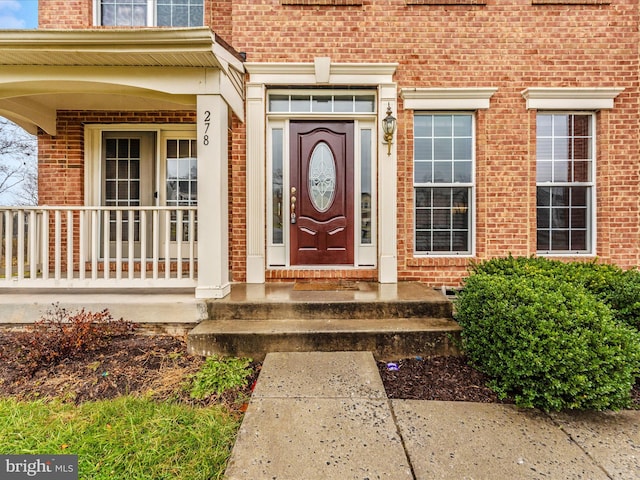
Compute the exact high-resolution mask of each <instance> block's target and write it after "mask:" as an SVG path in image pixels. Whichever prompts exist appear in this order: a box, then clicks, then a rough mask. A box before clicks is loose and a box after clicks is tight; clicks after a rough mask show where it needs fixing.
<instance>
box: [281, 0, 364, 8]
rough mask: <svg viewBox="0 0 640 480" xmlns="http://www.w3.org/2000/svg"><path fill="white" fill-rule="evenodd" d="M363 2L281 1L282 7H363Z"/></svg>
mask: <svg viewBox="0 0 640 480" xmlns="http://www.w3.org/2000/svg"><path fill="white" fill-rule="evenodd" d="M362 4H363V0H280V5H294V6H295V5H298V6H319V7H323V6H326V7H351V6H361V5H362Z"/></svg>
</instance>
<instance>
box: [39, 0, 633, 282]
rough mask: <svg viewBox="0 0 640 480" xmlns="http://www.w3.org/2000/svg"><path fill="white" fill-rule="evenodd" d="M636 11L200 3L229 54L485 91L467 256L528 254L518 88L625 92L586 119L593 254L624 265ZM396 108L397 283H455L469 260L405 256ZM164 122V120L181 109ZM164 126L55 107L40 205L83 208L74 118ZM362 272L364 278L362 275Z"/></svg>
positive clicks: (527, 137) (622, 6)
mask: <svg viewBox="0 0 640 480" xmlns="http://www.w3.org/2000/svg"><path fill="white" fill-rule="evenodd" d="M452 3H455V5H451V4H452ZM447 4H449V5H447ZM92 8H93V2H92V0H84V1H81V0H76V1H70V0H65V1H59V0H40V10H39V11H40V28H86V27H88V26H90V25H91V23H92V15H93V13H92ZM639 10H640V7H639V5H638V2H637V0H616V1H615V2H611V3H608V2H605V1H601V0H598V1H592V0H585V1H580V2H576V1H572V0H567V1H557V0H554V1H549V0H545V1H542V0H533V1H532V0H487V1H486V2H477V1H468V2H466V1H455V2H451V1H448V2H447V1H444V2H443V1H439V2H435V1H431V0H430V1H417V0H414V1H408V0H385V1H378V0H362V1H357V2H352V1H347V2H336V1H326V2H325V1H322V2H318V1H307V0H304V1H302V0H299V1H284V0H244V1H242V0H241V1H231V0H227V1H212V0H205V22H206V23H207V24H208V25H210V26H212V28H213V30H214V31H216V33H218V34H219V35H220V36H221V38H223V39H224V40H225V41H226V42H228V43H229V44H230V45H231V46H232V47H233V48H234V49H235V50H237V51H239V52H246V53H247V60H248V61H250V62H313V60H314V58H315V57H330V58H331V60H332V61H333V62H349V63H354V62H357V63H366V62H373V63H380V62H384V63H389V62H397V63H398V64H399V66H398V69H397V72H396V76H395V81H396V82H397V85H398V91H400V89H402V88H413V87H439V88H447V87H451V88H464V87H494V88H497V89H498V90H497V92H496V93H495V94H494V95H493V97H492V98H491V105H490V108H489V109H487V110H479V111H477V113H476V132H475V135H476V137H475V139H476V143H475V148H476V166H475V195H476V201H475V210H476V217H475V235H474V236H475V253H476V255H475V257H474V258H475V259H478V260H480V259H486V258H490V257H494V256H503V255H506V254H508V253H511V254H513V255H532V254H535V252H536V133H535V128H536V112H535V111H534V110H527V108H526V104H525V100H524V98H523V96H522V93H521V92H522V91H523V90H525V89H526V88H531V87H622V88H624V89H625V90H624V92H622V93H621V94H620V95H619V96H618V97H617V98H616V99H615V104H614V108H613V109H611V110H602V111H600V112H598V113H597V115H596V135H597V143H596V145H597V147H596V148H597V157H596V180H595V185H596V195H597V212H596V217H597V218H596V228H597V245H596V248H595V253H596V255H597V257H598V258H599V259H600V260H601V261H603V262H613V263H616V264H618V265H620V266H622V267H625V268H628V267H634V266H637V265H638V262H639V260H640V242H639V240H640V238H639V236H640V208H639V203H638V198H640V181H639V180H640V178H639V177H640V169H639V165H640V162H639V158H638V152H639V144H638V129H639V127H640V125H639V122H640V120H639V119H640V115H639V112H640V92H639V60H640V57H639V54H638V46H639V40H640V37H639V34H638V26H639V24H640V23H639V22H640V17H639ZM402 107H403V104H402V100H401V99H399V102H398V111H397V112H394V114H395V116H396V117H397V118H398V131H397V137H396V145H397V161H398V199H399V200H398V211H397V218H398V232H397V242H398V252H397V256H398V269H399V270H398V275H399V279H400V280H419V281H424V282H427V283H429V284H433V285H455V284H457V283H459V281H460V279H461V278H462V277H463V276H464V275H465V272H466V269H467V266H468V264H469V259H468V258H455V257H429V258H425V257H419V256H416V255H414V253H413V251H414V239H413V221H414V218H413V216H414V213H413V183H412V178H413V160H412V159H413V111H410V110H404V109H403V108H402ZM170 115H171V119H170V121H174V119H175V118H177V117H180V116H181V115H182V114H175V113H172V114H170ZM176 116H177V117H176ZM165 119H166V116H165V114H163V113H151V112H145V113H138V112H136V113H130V114H121V115H120V114H118V115H115V114H113V113H108V112H102V113H96V112H90V113H82V112H60V113H59V115H58V131H59V132H60V134H59V135H58V136H57V137H55V138H52V137H50V136H47V135H41V136H40V141H39V146H40V168H41V170H40V172H41V176H40V178H41V182H40V187H41V191H40V198H41V201H42V203H47V204H74V203H76V204H77V203H81V202H82V200H83V198H82V187H83V181H84V180H83V168H82V167H83V145H82V144H83V139H82V133H83V132H82V123H83V122H99V123H109V122H110V121H113V122H124V121H133V122H145V123H147V122H149V123H152V122H156V121H157V122H163V121H168V120H165ZM185 121H193V119H192V118H190V117H188V116H187V118H186V119H185ZM231 131H232V133H231V134H230V172H229V186H230V190H229V191H230V232H229V233H230V264H231V270H232V280H233V281H243V280H245V279H246V203H245V190H246V175H247V172H246V154H245V151H246V150H245V144H246V127H245V124H243V123H241V122H239V121H238V120H237V119H233V122H232V125H231ZM581 258H585V257H581ZM590 258H592V257H590ZM361 273H362V276H365V277H367V278H370V277H375V272H373V273H371V272H370V271H363V272H361ZM334 274H335V275H339V274H344V275H346V274H347V272H344V271H343V272H341V273H340V272H339V273H334ZM296 275H298V276H299V275H300V273H299V272H298V273H296V272H294V271H288V273H287V271H274V272H267V279H271V280H277V279H282V277H285V278H291V277H292V276H296ZM317 275H319V273H318V272H309V273H304V274H302V276H307V277H315V276H317ZM325 275H326V274H325Z"/></svg>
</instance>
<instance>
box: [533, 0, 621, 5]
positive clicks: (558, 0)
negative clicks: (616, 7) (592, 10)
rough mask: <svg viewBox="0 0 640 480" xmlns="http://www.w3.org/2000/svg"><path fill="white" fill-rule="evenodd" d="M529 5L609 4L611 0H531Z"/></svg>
mask: <svg viewBox="0 0 640 480" xmlns="http://www.w3.org/2000/svg"><path fill="white" fill-rule="evenodd" d="M531 5H611V0H531Z"/></svg>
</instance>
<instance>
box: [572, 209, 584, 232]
mask: <svg viewBox="0 0 640 480" xmlns="http://www.w3.org/2000/svg"><path fill="white" fill-rule="evenodd" d="M571 228H587V209H586V208H572V209H571Z"/></svg>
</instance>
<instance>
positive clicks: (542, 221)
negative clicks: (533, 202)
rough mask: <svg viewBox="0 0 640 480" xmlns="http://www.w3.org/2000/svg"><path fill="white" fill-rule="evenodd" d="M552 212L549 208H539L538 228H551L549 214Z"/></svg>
mask: <svg viewBox="0 0 640 480" xmlns="http://www.w3.org/2000/svg"><path fill="white" fill-rule="evenodd" d="M550 213H551V211H550V210H549V209H548V208H538V209H537V219H536V223H537V225H538V228H547V229H548V228H549V227H550V225H549V214H550Z"/></svg>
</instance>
